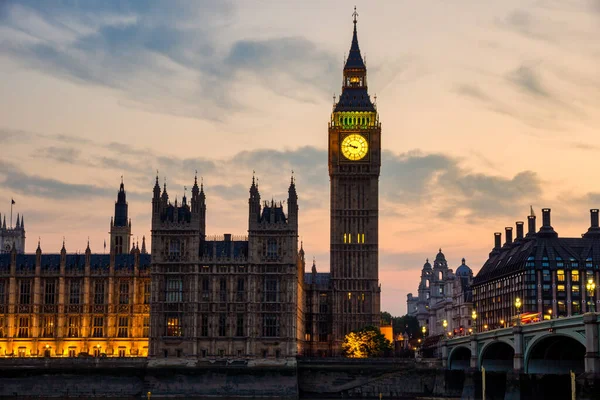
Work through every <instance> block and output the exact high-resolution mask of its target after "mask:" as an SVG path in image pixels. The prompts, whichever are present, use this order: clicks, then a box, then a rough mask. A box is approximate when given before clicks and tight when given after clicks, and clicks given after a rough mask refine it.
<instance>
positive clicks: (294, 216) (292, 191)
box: [288, 175, 298, 228]
mask: <svg viewBox="0 0 600 400" xmlns="http://www.w3.org/2000/svg"><path fill="white" fill-rule="evenodd" d="M288 222H289V224H290V225H292V226H295V227H296V228H297V227H298V194H297V193H296V182H295V179H294V176H293V175H292V178H291V182H290V187H289V189H288Z"/></svg>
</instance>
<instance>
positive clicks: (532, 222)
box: [527, 215, 535, 236]
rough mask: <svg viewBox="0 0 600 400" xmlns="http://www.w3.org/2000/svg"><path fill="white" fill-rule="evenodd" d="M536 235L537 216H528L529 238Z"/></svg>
mask: <svg viewBox="0 0 600 400" xmlns="http://www.w3.org/2000/svg"><path fill="white" fill-rule="evenodd" d="M530 235H535V215H529V216H527V236H530Z"/></svg>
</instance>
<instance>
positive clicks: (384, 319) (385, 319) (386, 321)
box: [381, 311, 392, 325]
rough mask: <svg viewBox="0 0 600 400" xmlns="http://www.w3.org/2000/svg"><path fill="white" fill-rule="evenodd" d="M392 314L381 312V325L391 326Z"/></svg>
mask: <svg viewBox="0 0 600 400" xmlns="http://www.w3.org/2000/svg"><path fill="white" fill-rule="evenodd" d="M391 324H392V314H390V313H389V312H387V311H381V325H391Z"/></svg>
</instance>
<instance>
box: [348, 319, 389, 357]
mask: <svg viewBox="0 0 600 400" xmlns="http://www.w3.org/2000/svg"><path fill="white" fill-rule="evenodd" d="M342 351H343V353H344V355H345V356H346V357H349V358H367V357H381V356H384V355H387V354H388V353H389V352H391V351H392V344H391V343H390V341H389V340H387V339H386V338H385V336H383V334H382V333H381V331H380V330H379V328H377V327H375V326H367V327H365V328H362V329H358V330H356V331H352V332H350V333H349V334H347V335H346V336H345V337H344V342H343V343H342Z"/></svg>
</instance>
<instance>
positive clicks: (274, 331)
mask: <svg viewBox="0 0 600 400" xmlns="http://www.w3.org/2000/svg"><path fill="white" fill-rule="evenodd" d="M263 336H266V337H277V336H279V316H278V315H277V314H263Z"/></svg>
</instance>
